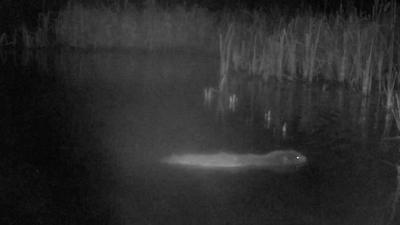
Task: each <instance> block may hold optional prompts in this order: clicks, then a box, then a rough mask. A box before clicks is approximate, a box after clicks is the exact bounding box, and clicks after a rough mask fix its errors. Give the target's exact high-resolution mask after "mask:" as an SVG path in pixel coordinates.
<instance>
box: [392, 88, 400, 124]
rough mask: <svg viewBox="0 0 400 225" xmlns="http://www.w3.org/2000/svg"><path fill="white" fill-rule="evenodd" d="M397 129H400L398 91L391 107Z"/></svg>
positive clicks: (399, 96)
mask: <svg viewBox="0 0 400 225" xmlns="http://www.w3.org/2000/svg"><path fill="white" fill-rule="evenodd" d="M391 111H392V113H393V118H394V121H395V122H396V127H397V130H398V131H400V94H399V93H396V94H395V95H394V97H393V107H392V108H391Z"/></svg>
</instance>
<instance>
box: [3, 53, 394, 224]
mask: <svg viewBox="0 0 400 225" xmlns="http://www.w3.org/2000/svg"><path fill="white" fill-rule="evenodd" d="M3 56H4V55H3ZM3 56H2V59H1V60H2V61H3V66H2V67H1V68H0V70H1V74H2V75H3V76H1V78H0V79H1V80H0V81H1V82H0V84H1V87H0V88H1V89H0V99H1V101H2V102H3V104H2V105H1V107H0V110H1V113H2V117H1V118H0V123H1V126H0V129H1V131H2V132H0V135H1V140H2V142H1V144H2V152H1V157H0V168H1V172H0V181H1V183H2V184H6V185H5V186H3V189H2V190H4V192H3V191H2V192H1V193H0V197H1V201H2V203H3V204H4V205H5V206H6V211H5V215H6V216H5V217H3V218H1V219H0V223H1V224H82V223H88V224H94V223H96V224H105V223H106V224H332V225H336V224H338V225H339V224H340V225H342V224H349V225H350V224H352V225H353V224H363V225H365V224H371V225H372V224H374V225H375V224H397V223H398V222H399V220H400V218H399V212H398V211H399V210H397V208H398V204H399V203H398V193H399V185H398V182H399V180H400V178H398V172H397V170H396V166H395V164H396V163H398V161H399V157H400V156H399V155H400V152H399V150H398V149H399V148H398V142H397V141H396V140H384V141H382V137H390V136H394V135H395V132H396V129H395V126H393V125H394V124H393V122H391V121H392V119H391V117H390V114H388V113H386V111H385V109H384V108H383V107H382V106H381V105H380V103H379V100H380V99H379V98H374V97H372V98H370V99H366V100H363V99H362V98H361V97H359V96H356V95H353V94H351V93H350V92H349V91H346V90H344V89H342V88H337V87H334V86H325V87H323V88H321V87H318V85H317V86H306V85H302V84H298V83H295V82H291V83H285V84H283V83H282V84H279V83H274V82H273V81H271V82H268V83H262V82H259V80H258V78H256V77H244V76H241V75H240V74H237V75H234V76H232V77H230V80H228V81H227V83H226V84H225V85H220V84H218V81H217V78H218V76H217V75H216V74H217V72H218V58H217V57H215V58H213V57H210V56H202V55H197V54H188V53H182V52H174V53H158V52H153V53H146V52H122V53H121V52H74V51H66V52H58V53H56V52H55V53H48V52H40V51H37V52H31V53H29V54H25V53H20V52H14V53H12V54H11V55H7V56H4V57H3ZM213 87H218V88H213ZM276 149H296V151H298V152H301V154H302V155H304V156H306V157H307V163H306V164H305V165H304V166H302V167H301V168H300V169H299V170H296V172H295V173H287V174H286V173H274V172H273V171H269V170H257V169H256V170H244V171H240V172H235V173H229V172H226V171H220V170H196V169H194V170H187V169H183V168H181V167H176V166H171V165H169V164H163V163H160V160H162V159H164V158H165V157H168V156H171V155H175V156H178V157H175V158H174V159H182V158H185V157H179V156H185V155H186V156H190V157H189V159H191V160H192V159H193V157H194V159H195V160H194V161H195V162H197V161H196V160H198V159H199V156H201V157H200V159H201V160H200V161H202V160H203V161H206V162H214V163H216V164H218V163H220V162H221V160H222V161H223V162H226V161H228V163H229V162H237V161H236V159H237V158H238V157H239V159H241V160H242V161H241V163H244V164H245V165H248V164H249V163H250V162H252V163H256V164H263V163H264V162H266V161H268V160H269V159H268V157H267V156H268V153H269V152H271V151H273V150H276ZM219 152H225V153H227V152H229V154H230V155H227V154H219ZM213 154H214V155H213ZM212 156H213V157H212ZM214 156H215V157H214ZM232 156H234V157H232ZM216 159H217V160H216ZM218 159H221V160H218ZM213 160H214V161H213ZM178 161H179V160H178ZM189 161H190V160H189ZM192 161H193V160H192ZM283 162H285V161H283Z"/></svg>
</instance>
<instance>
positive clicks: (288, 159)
mask: <svg viewBox="0 0 400 225" xmlns="http://www.w3.org/2000/svg"><path fill="white" fill-rule="evenodd" d="M279 156H280V157H281V160H282V163H283V164H284V165H303V164H305V163H306V162H307V157H305V156H304V155H302V154H301V153H299V152H296V151H294V150H287V151H284V152H281V153H280V154H279Z"/></svg>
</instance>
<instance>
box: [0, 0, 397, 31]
mask: <svg viewBox="0 0 400 225" xmlns="http://www.w3.org/2000/svg"><path fill="white" fill-rule="evenodd" d="M145 1H146V0H29V1H26V0H1V1H0V33H10V32H12V31H14V30H15V28H16V27H18V26H21V25H22V24H25V25H26V26H27V27H28V28H33V27H35V25H36V23H37V18H38V16H39V15H40V13H43V12H45V13H48V12H51V13H52V14H53V16H55V15H56V14H57V12H58V11H59V9H60V8H63V7H64V6H65V5H66V4H67V3H68V2H79V3H83V4H87V5H96V6H99V5H107V6H109V5H114V6H118V7H124V6H126V5H127V4H128V3H130V4H135V5H136V6H137V7H141V6H143V5H144V3H145ZM147 1H149V0H147ZM376 1H377V0H334V1H329V0H264V1H260V0H191V1H188V0H156V2H157V3H158V4H159V5H161V6H165V7H168V6H175V5H187V6H191V5H198V6H201V7H204V8H207V9H209V10H211V11H219V10H235V9H247V10H261V11H272V10H275V9H276V8H279V11H280V12H285V13H287V14H289V15H290V14H294V13H296V12H299V11H303V10H312V11H313V12H316V13H318V12H321V13H332V12H336V11H338V10H340V9H342V10H344V11H350V10H353V11H354V10H357V11H359V12H365V13H368V12H370V11H371V9H372V5H373V4H374V2H376ZM383 1H389V0H380V2H383Z"/></svg>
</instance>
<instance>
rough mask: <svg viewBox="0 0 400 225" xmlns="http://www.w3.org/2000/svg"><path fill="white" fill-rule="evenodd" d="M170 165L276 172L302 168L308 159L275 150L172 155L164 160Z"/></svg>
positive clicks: (294, 152)
mask: <svg viewBox="0 0 400 225" xmlns="http://www.w3.org/2000/svg"><path fill="white" fill-rule="evenodd" d="M162 161H163V162H165V163H168V164H176V165H184V166H191V167H198V168H209V169H223V168H225V169H227V168H265V169H270V170H274V171H289V170H293V169H297V168H300V167H302V166H303V165H304V164H305V163H306V162H307V158H306V157H305V156H304V155H302V154H301V153H299V152H297V151H295V150H275V151H272V152H269V153H267V154H235V153H227V152H219V153H214V154H182V155H171V156H169V157H167V158H165V159H163V160H162Z"/></svg>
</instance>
